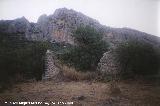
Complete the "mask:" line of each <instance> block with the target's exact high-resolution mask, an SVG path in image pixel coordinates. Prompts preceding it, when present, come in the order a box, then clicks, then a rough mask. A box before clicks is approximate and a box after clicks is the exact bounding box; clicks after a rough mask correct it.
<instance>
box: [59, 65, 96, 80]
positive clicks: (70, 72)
mask: <svg viewBox="0 0 160 106" xmlns="http://www.w3.org/2000/svg"><path fill="white" fill-rule="evenodd" d="M61 69H62V70H63V75H64V77H66V78H68V79H70V80H73V81H81V80H92V79H94V78H95V76H96V73H95V72H80V71H77V70H76V69H75V68H73V67H68V66H66V65H61Z"/></svg>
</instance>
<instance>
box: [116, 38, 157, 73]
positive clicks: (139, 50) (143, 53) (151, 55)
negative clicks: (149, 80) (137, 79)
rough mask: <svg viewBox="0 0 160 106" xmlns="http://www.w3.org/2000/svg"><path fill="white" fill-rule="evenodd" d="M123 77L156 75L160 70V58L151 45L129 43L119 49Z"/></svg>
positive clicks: (135, 42)
mask: <svg viewBox="0 0 160 106" xmlns="http://www.w3.org/2000/svg"><path fill="white" fill-rule="evenodd" d="M116 52H117V53H118V61H119V62H120V65H121V66H120V67H121V73H122V75H141V76H146V75H156V74H157V73H158V71H159V68H160V58H159V57H160V56H159V54H158V52H157V51H156V50H155V49H154V47H153V46H152V45H151V44H148V43H145V42H139V41H128V42H126V43H124V44H121V45H119V46H118V47H117V50H116Z"/></svg>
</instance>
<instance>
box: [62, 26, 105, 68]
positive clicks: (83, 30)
mask: <svg viewBox="0 0 160 106" xmlns="http://www.w3.org/2000/svg"><path fill="white" fill-rule="evenodd" d="M73 37H74V38H75V41H76V43H77V46H75V47H72V48H71V49H69V50H68V52H66V53H64V54H63V55H62V56H61V59H62V60H63V61H64V62H65V63H66V64H68V65H70V66H74V67H75V68H76V69H78V70H81V71H86V70H88V71H95V70H96V67H97V64H98V62H99V60H100V58H101V57H102V55H103V53H104V52H106V51H107V49H108V45H107V44H106V42H104V41H103V40H102V33H100V32H98V31H96V30H95V29H94V28H92V27H89V26H87V27H79V28H78V29H77V30H76V31H75V32H74V34H73Z"/></svg>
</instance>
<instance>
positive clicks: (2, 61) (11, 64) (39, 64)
mask: <svg viewBox="0 0 160 106" xmlns="http://www.w3.org/2000/svg"><path fill="white" fill-rule="evenodd" d="M13 36H14V38H13ZM49 47H50V44H49V43H47V42H29V41H27V40H25V39H19V36H18V35H16V34H3V33H1V34H0V73H1V74H0V86H3V85H4V86H6V85H5V83H6V84H8V82H9V81H13V80H14V79H16V78H17V76H19V75H20V76H21V77H22V78H24V79H30V78H35V79H37V80H40V79H41V76H42V73H43V70H44V54H45V52H46V50H47V49H48V48H49ZM15 77H16V78H15ZM17 80H19V79H17ZM2 84H3V85H2Z"/></svg>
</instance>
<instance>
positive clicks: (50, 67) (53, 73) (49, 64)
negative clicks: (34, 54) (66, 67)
mask: <svg viewBox="0 0 160 106" xmlns="http://www.w3.org/2000/svg"><path fill="white" fill-rule="evenodd" d="M60 72H61V70H60V68H59V67H58V66H57V65H56V59H55V56H54V54H53V53H52V51H50V50H47V52H46V56H45V73H44V75H43V76H42V80H48V79H57V76H59V75H60Z"/></svg>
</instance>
